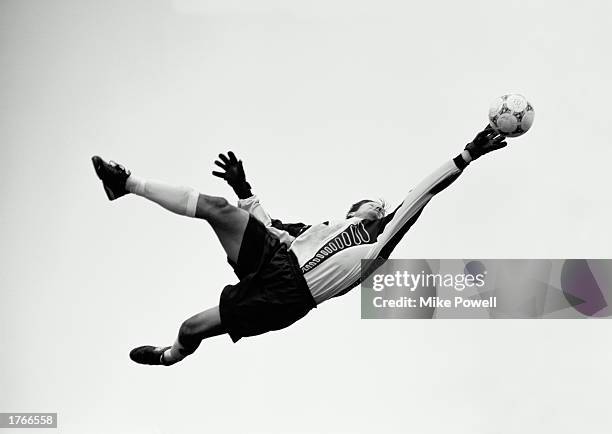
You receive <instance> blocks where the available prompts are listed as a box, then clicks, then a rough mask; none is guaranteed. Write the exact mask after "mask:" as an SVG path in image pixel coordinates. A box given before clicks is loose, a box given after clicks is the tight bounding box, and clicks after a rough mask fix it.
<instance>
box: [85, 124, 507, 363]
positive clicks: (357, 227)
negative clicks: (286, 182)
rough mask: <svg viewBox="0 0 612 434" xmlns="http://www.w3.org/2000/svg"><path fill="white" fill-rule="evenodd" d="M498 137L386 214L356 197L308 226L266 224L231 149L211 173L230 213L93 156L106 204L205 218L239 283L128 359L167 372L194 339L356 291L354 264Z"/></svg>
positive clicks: (394, 235) (484, 136)
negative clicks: (162, 342)
mask: <svg viewBox="0 0 612 434" xmlns="http://www.w3.org/2000/svg"><path fill="white" fill-rule="evenodd" d="M504 139H505V137H504V136H502V135H499V134H498V133H496V132H495V131H494V130H493V129H492V128H491V127H489V126H487V127H486V128H485V129H484V130H483V131H481V132H480V133H478V135H476V137H475V139H474V140H473V141H472V142H470V143H468V145H467V146H466V147H465V149H464V150H463V151H462V152H461V154H459V155H457V156H456V157H455V158H453V159H452V160H449V161H447V162H446V163H444V164H443V165H442V166H441V167H440V168H438V169H437V170H435V171H434V172H433V173H431V174H430V175H429V176H428V177H427V178H425V179H424V180H423V181H421V183H419V184H418V185H417V186H416V187H414V188H413V189H412V190H410V191H409V193H408V195H407V196H406V198H405V199H404V201H403V202H402V203H401V204H400V205H399V206H398V207H397V208H395V210H393V211H392V212H390V213H388V214H387V213H386V210H385V208H384V204H382V203H380V202H378V201H374V200H367V199H366V200H362V201H359V202H357V203H355V204H353V205H352V206H351V207H350V209H349V210H348V213H347V215H346V216H345V218H344V219H341V220H336V221H326V222H323V223H319V224H314V225H306V224H303V223H294V224H284V223H282V222H281V221H280V220H275V219H272V218H271V217H270V216H269V215H268V214H267V213H266V211H265V210H264V209H263V207H262V205H261V203H260V201H259V199H258V197H257V196H255V195H253V194H252V192H251V186H250V185H249V183H248V182H247V180H246V177H245V174H244V169H243V167H242V162H241V161H238V159H237V158H236V156H235V155H234V154H233V153H232V152H229V153H228V155H227V156H225V155H222V154H220V155H219V158H220V160H218V161H215V163H216V164H217V165H218V166H219V167H220V168H221V169H222V171H221V172H213V174H214V175H216V176H219V177H221V178H223V179H225V180H226V181H227V182H228V183H229V184H230V186H231V187H232V188H233V189H234V191H235V192H236V194H237V195H238V198H239V201H238V207H235V206H232V205H230V204H229V203H228V201H227V200H226V199H224V198H222V197H215V196H208V195H205V194H202V193H199V192H198V191H196V190H194V189H192V188H188V187H179V186H173V185H168V184H165V183H161V182H157V181H151V180H145V179H143V178H139V177H137V176H135V175H132V174H131V173H130V172H129V171H128V170H126V169H125V168H124V167H123V166H121V165H118V164H116V163H113V162H112V161H111V162H108V163H107V162H106V161H104V160H103V159H102V158H100V157H98V156H94V157H93V158H92V161H93V164H94V169H95V171H96V173H97V175H98V177H99V178H100V179H101V180H102V183H103V187H104V190H105V192H106V194H107V197H108V198H109V199H110V200H115V199H117V198H119V197H121V196H124V195H126V194H128V193H132V194H135V195H137V196H141V197H144V198H147V199H149V200H151V201H153V202H155V203H157V204H159V205H161V206H162V207H164V208H166V209H167V210H169V211H172V212H174V213H176V214H180V215H184V216H188V217H195V218H198V219H202V220H206V221H207V222H208V223H209V224H210V225H211V227H212V229H213V231H214V232H215V234H216V235H217V237H218V239H219V241H220V243H221V245H222V246H223V249H224V250H225V253H226V254H227V258H228V262H229V263H230V265H231V266H232V267H233V269H234V272H235V273H236V275H237V276H238V278H239V282H238V283H236V284H234V285H227V286H226V287H225V288H224V289H223V291H222V292H221V297H220V300H219V305H218V306H215V307H212V308H210V309H207V310H204V311H203V312H200V313H198V314H196V315H194V316H192V317H191V318H189V319H187V320H185V321H184V322H183V323H182V325H181V326H180V329H179V332H178V337H177V339H176V341H175V342H174V344H173V345H172V346H168V347H154V346H142V347H138V348H135V349H134V350H132V351H131V353H130V358H131V359H132V360H133V361H135V362H137V363H141V364H148V365H172V364H174V363H177V362H179V361H180V360H182V359H184V358H185V357H186V356H188V355H190V354H192V353H193V352H194V351H195V350H196V349H197V348H198V346H199V345H200V343H201V341H202V340H203V339H206V338H209V337H212V336H217V335H220V334H225V333H227V334H228V335H229V336H230V338H231V339H232V340H233V341H234V342H236V341H238V340H239V339H241V338H242V337H246V336H255V335H259V334H262V333H266V332H268V331H272V330H279V329H282V328H285V327H287V326H289V325H291V324H293V323H294V322H295V321H297V320H298V319H300V318H302V317H304V316H305V315H306V314H307V313H308V312H309V311H310V310H311V309H312V308H314V307H316V306H317V305H318V304H320V303H322V302H324V301H326V300H328V299H330V298H332V297H337V296H339V295H342V294H345V293H346V292H348V291H349V290H350V289H352V288H354V287H355V286H357V285H358V284H359V281H360V276H361V269H360V268H361V260H362V259H376V258H381V259H386V258H388V257H389V255H390V254H391V252H392V250H393V249H394V248H395V246H396V245H397V243H398V242H399V241H400V240H401V239H402V237H403V236H404V235H405V234H406V232H407V231H408V229H410V227H411V226H412V225H413V224H414V223H415V221H416V220H417V219H418V218H419V216H420V215H421V212H422V211H423V208H424V207H425V205H426V204H427V203H428V202H429V201H430V200H431V198H433V197H434V195H436V194H437V193H439V192H440V191H442V190H443V189H445V188H446V187H447V186H449V185H450V184H451V183H452V182H453V181H455V179H457V178H458V177H459V175H460V174H461V173H462V171H463V170H464V169H465V168H466V167H467V166H468V164H470V162H472V161H473V160H476V159H477V158H479V157H480V156H482V155H484V154H486V153H488V152H491V151H494V150H496V149H500V148H503V147H504V146H506V142H505V141H504ZM365 271H366V273H370V272H372V271H373V270H365Z"/></svg>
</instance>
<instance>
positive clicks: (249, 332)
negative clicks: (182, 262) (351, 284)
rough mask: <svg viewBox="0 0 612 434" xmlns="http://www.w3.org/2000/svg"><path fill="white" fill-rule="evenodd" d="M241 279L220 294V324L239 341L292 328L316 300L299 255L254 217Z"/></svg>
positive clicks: (239, 270) (248, 229)
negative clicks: (300, 264)
mask: <svg viewBox="0 0 612 434" xmlns="http://www.w3.org/2000/svg"><path fill="white" fill-rule="evenodd" d="M229 262H230V265H232V267H233V268H234V272H235V273H236V275H237V276H238V278H239V279H240V282H238V283H237V284H235V285H227V286H226V287H225V288H224V289H223V291H222V292H221V300H220V302H219V311H220V314H221V324H223V326H224V327H225V328H226V329H227V330H228V334H229V335H230V337H231V338H232V340H233V341H234V342H236V341H238V340H239V339H240V338H243V337H246V336H255V335H260V334H262V333H266V332H269V331H272V330H280V329H283V328H285V327H287V326H290V325H291V324H293V323H294V322H296V321H297V320H299V319H300V318H302V317H304V316H305V315H306V314H307V313H308V311H310V310H311V309H312V308H313V307H316V302H315V301H314V299H313V298H312V294H311V293H310V290H309V289H308V285H307V284H306V281H305V280H304V275H303V274H302V271H301V270H300V267H299V265H298V262H297V258H296V257H295V255H294V254H293V253H292V252H290V251H289V250H287V247H286V246H285V245H284V244H282V243H281V242H280V241H279V240H278V238H276V237H275V236H274V235H272V234H271V233H270V232H269V231H268V230H267V229H266V227H265V226H264V225H263V223H261V222H260V221H259V220H257V219H256V218H255V217H253V216H252V215H251V216H250V217H249V222H248V224H247V227H246V229H245V232H244V237H243V239H242V245H241V246H240V253H239V254H238V263H236V264H234V263H232V262H231V261H229Z"/></svg>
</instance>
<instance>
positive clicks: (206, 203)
mask: <svg viewBox="0 0 612 434" xmlns="http://www.w3.org/2000/svg"><path fill="white" fill-rule="evenodd" d="M232 209H233V207H232V206H231V205H230V203H229V202H228V201H227V199H225V198H224V197H215V196H206V195H204V194H200V196H199V198H198V206H197V213H196V216H198V217H203V218H216V217H220V216H222V215H223V214H225V213H227V212H230V211H231V210H232Z"/></svg>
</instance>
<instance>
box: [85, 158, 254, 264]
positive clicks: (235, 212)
mask: <svg viewBox="0 0 612 434" xmlns="http://www.w3.org/2000/svg"><path fill="white" fill-rule="evenodd" d="M92 161H93V164H94V168H95V170H96V173H97V174H98V177H99V178H100V179H101V180H102V182H103V185H104V190H105V192H106V195H107V196H108V198H109V199H110V200H115V199H117V198H119V197H121V196H124V195H126V194H127V193H133V194H135V195H137V196H141V197H144V198H146V199H149V200H150V201H152V202H155V203H157V204H158V205H160V206H162V207H164V208H165V209H167V210H169V211H171V212H173V213H175V214H179V215H184V216H187V217H196V218H201V219H204V220H206V221H207V222H208V223H209V224H210V225H211V226H212V228H213V230H214V231H215V233H216V234H217V237H218V238H219V241H220V242H221V245H222V246H223V248H224V249H225V252H226V254H227V256H228V257H229V258H230V259H231V260H233V261H237V260H238V253H239V252H240V245H241V243H242V238H243V234H244V230H245V228H246V226H247V223H248V220H249V214H248V212H246V211H244V210H241V209H239V208H236V207H235V206H232V205H230V204H229V203H228V202H227V200H225V199H224V198H221V197H214V196H207V195H205V194H201V193H198V192H197V191H196V190H195V189H193V188H190V187H182V186H175V185H169V184H166V183H163V182H158V181H150V180H145V179H142V178H138V177H136V176H134V175H132V174H131V173H130V172H129V171H127V170H126V169H125V168H123V167H122V166H120V165H118V164H116V163H112V162H111V163H107V162H105V161H104V160H102V158H100V157H97V156H96V157H93V158H92Z"/></svg>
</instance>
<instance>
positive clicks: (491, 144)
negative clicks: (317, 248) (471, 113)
mask: <svg viewBox="0 0 612 434" xmlns="http://www.w3.org/2000/svg"><path fill="white" fill-rule="evenodd" d="M504 139H505V136H503V135H500V134H498V133H497V132H495V131H494V130H493V129H492V128H491V127H490V126H488V125H487V127H486V128H485V129H484V130H482V131H481V132H480V133H478V134H477V135H476V137H475V138H474V140H472V141H471V142H470V143H468V144H467V146H466V147H465V149H464V151H463V152H461V154H459V155H457V156H456V157H455V158H453V159H452V160H451V161H449V162H447V163H445V164H444V165H442V166H441V167H440V168H439V169H437V170H436V171H435V172H433V173H432V174H431V175H429V176H428V177H427V178H425V179H424V180H423V181H421V182H420V183H419V184H418V185H417V186H416V187H415V188H414V189H412V190H411V191H410V192H409V193H408V196H406V198H405V199H404V201H403V202H402V203H401V205H400V206H399V207H397V208H396V209H395V211H393V212H392V213H391V214H389V215H388V216H386V217H385V218H384V219H383V221H382V224H383V233H382V234H381V236H380V237H379V240H380V241H381V245H382V246H383V247H382V250H381V252H380V253H379V256H380V257H383V258H388V257H389V255H390V254H391V251H392V250H393V248H395V246H396V245H397V243H398V242H399V240H400V239H401V238H402V237H403V236H404V235H405V233H406V232H407V231H408V229H410V227H411V226H412V225H413V224H414V223H415V222H416V220H417V219H418V218H419V216H420V215H421V212H422V211H423V208H424V207H425V205H427V203H428V202H429V201H430V200H431V199H432V198H433V197H434V196H435V195H436V194H438V193H439V192H441V191H442V190H444V189H445V188H446V187H448V186H449V185H451V184H452V183H453V182H454V181H455V180H456V179H457V178H458V177H459V175H461V173H462V172H463V170H464V169H465V168H466V167H467V166H468V164H470V162H472V161H474V160H476V159H478V158H480V157H481V156H482V155H485V154H487V153H489V152H491V151H494V150H497V149H501V148H503V147H504V146H506V142H505V141H504Z"/></svg>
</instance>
